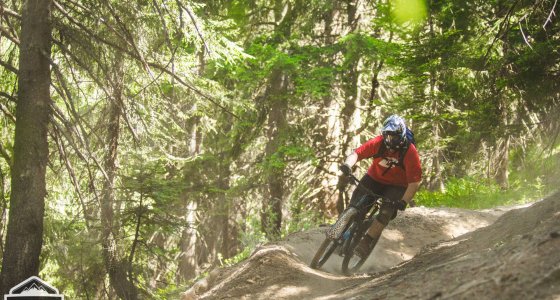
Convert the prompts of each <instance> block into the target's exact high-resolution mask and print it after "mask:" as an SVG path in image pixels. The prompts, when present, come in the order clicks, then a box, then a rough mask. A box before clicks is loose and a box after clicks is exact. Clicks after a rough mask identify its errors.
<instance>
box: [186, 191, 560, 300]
mask: <svg viewBox="0 0 560 300" xmlns="http://www.w3.org/2000/svg"><path fill="white" fill-rule="evenodd" d="M326 229H327V227H326V226H325V227H320V228H316V229H313V230H309V231H306V232H299V233H296V234H292V235H290V236H288V237H287V238H286V239H285V240H284V241H281V242H278V243H273V244H267V245H264V246H262V247H260V248H258V249H256V250H255V251H254V252H253V254H252V255H251V257H250V258H249V259H247V260H245V261H244V262H242V263H239V264H237V265H235V266H232V267H229V268H223V269H219V270H216V271H214V272H212V273H211V274H210V275H209V276H208V277H207V278H205V279H203V280H201V281H200V282H198V283H196V284H195V285H194V286H193V287H192V288H191V289H190V290H188V291H187V292H185V293H184V294H183V298H182V299H183V300H187V299H267V300H268V299H560V253H559V250H560V193H556V194H554V195H552V196H550V197H548V198H546V199H543V200H540V201H537V202H535V203H533V204H529V205H523V206H515V207H500V208H496V209H491V210H479V211H472V210H462V209H450V208H425V207H415V208H410V209H407V210H406V211H405V212H403V213H400V214H399V216H398V217H397V218H396V219H395V220H393V221H392V222H391V223H390V225H389V226H388V227H387V228H386V229H385V230H384V232H383V235H382V238H381V240H380V241H379V243H378V244H377V246H376V248H375V250H374V252H373V253H372V255H371V256H370V258H369V259H368V261H367V262H366V264H364V266H363V267H362V268H361V270H360V273H359V274H355V275H353V276H343V275H342V274H341V272H340V265H341V262H342V259H341V258H340V257H339V256H337V255H336V254H333V256H332V257H331V258H330V259H329V261H328V262H327V263H326V264H325V265H324V266H323V267H322V268H321V269H320V270H313V269H311V268H309V267H308V264H309V262H310V261H311V258H312V256H313V255H314V253H315V251H316V250H317V248H318V247H319V245H320V243H321V242H322V240H323V239H324V237H325V235H324V232H325V230H326Z"/></svg>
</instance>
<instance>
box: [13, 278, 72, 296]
mask: <svg viewBox="0 0 560 300" xmlns="http://www.w3.org/2000/svg"><path fill="white" fill-rule="evenodd" d="M16 299H17V300H64V295H60V294H59V293H58V290H57V289H56V288H55V287H53V286H51V285H49V284H48V283H46V282H44V281H43V280H41V278H39V277H37V276H31V277H29V278H27V279H26V280H24V281H22V282H21V283H20V284H18V285H16V286H14V287H13V288H12V289H10V293H9V294H7V295H4V300H16Z"/></svg>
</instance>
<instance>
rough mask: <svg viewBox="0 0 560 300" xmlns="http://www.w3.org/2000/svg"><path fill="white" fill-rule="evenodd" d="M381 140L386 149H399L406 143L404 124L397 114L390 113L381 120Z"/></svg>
mask: <svg viewBox="0 0 560 300" xmlns="http://www.w3.org/2000/svg"><path fill="white" fill-rule="evenodd" d="M381 134H383V142H384V143H385V145H386V146H387V148H388V149H391V150H396V149H400V148H401V147H402V146H404V145H405V143H406V125H405V123H404V119H403V118H401V117H399V116H398V115H391V116H390V117H388V118H387V119H386V120H385V121H384V122H383V128H382V129H381Z"/></svg>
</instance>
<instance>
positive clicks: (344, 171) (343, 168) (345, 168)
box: [339, 164, 352, 176]
mask: <svg viewBox="0 0 560 300" xmlns="http://www.w3.org/2000/svg"><path fill="white" fill-rule="evenodd" d="M339 169H340V171H341V172H342V174H344V175H346V176H350V174H352V168H350V166H349V165H347V164H342V165H340V167H339Z"/></svg>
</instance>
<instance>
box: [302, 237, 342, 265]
mask: <svg viewBox="0 0 560 300" xmlns="http://www.w3.org/2000/svg"><path fill="white" fill-rule="evenodd" d="M337 246H338V243H337V241H336V240H332V239H330V238H328V237H326V238H325V240H324V241H323V243H322V244H321V246H320V247H319V249H318V250H317V252H316V253H315V256H314V257H313V259H312V260H311V263H310V264H309V266H310V267H311V268H312V269H318V268H320V267H322V266H323V264H325V262H326V261H327V260H328V259H329V257H331V255H332V254H333V252H334V250H335V249H336V247H337Z"/></svg>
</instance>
